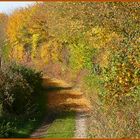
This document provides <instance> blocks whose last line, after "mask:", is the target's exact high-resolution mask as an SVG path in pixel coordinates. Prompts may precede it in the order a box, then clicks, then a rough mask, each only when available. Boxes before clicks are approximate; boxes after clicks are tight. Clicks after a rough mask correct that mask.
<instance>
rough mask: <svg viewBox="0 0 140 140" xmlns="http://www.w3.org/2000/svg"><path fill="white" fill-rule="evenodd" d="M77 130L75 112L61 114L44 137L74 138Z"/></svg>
mask: <svg viewBox="0 0 140 140" xmlns="http://www.w3.org/2000/svg"><path fill="white" fill-rule="evenodd" d="M74 132H75V113H73V112H67V113H61V114H59V115H58V116H57V117H56V119H55V121H54V122H53V123H52V124H51V126H50V127H49V129H48V130H47V132H46V134H45V135H44V136H43V138H72V137H74Z"/></svg>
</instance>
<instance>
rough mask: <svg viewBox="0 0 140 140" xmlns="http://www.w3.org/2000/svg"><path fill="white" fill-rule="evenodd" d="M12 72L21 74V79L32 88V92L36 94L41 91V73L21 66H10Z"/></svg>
mask: <svg viewBox="0 0 140 140" xmlns="http://www.w3.org/2000/svg"><path fill="white" fill-rule="evenodd" d="M10 68H11V69H12V71H13V72H16V73H18V74H21V75H22V77H23V78H24V79H25V80H26V81H27V83H28V84H29V85H30V87H31V88H32V90H33V92H36V93H38V92H39V91H40V90H41V82H42V79H41V78H42V73H41V72H38V71H36V70H35V69H31V68H28V67H25V66H23V65H16V64H14V65H11V67H10Z"/></svg>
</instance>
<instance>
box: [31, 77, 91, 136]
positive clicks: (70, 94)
mask: <svg viewBox="0 0 140 140" xmlns="http://www.w3.org/2000/svg"><path fill="white" fill-rule="evenodd" d="M42 85H43V87H44V89H46V92H47V104H48V108H49V109H50V110H55V111H56V110H57V111H60V112H61V111H66V110H68V111H75V112H77V115H76V132H75V137H76V138H86V137H87V136H86V119H87V117H86V114H87V113H88V112H89V111H90V103H89V101H88V100H87V99H86V98H85V96H84V94H83V93H82V92H81V91H80V90H79V89H76V88H74V87H73V86H71V85H70V84H67V83H66V82H65V81H62V80H58V79H50V78H48V77H44V78H43V83H42ZM51 123H52V120H51V121H50V120H49V119H47V120H45V121H44V123H43V124H42V125H41V126H40V127H39V128H38V129H37V130H36V131H35V132H33V133H32V135H31V137H32V138H41V137H43V136H44V135H46V133H47V130H48V128H49V127H50V125H51Z"/></svg>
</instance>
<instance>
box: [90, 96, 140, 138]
mask: <svg viewBox="0 0 140 140" xmlns="http://www.w3.org/2000/svg"><path fill="white" fill-rule="evenodd" d="M92 103H93V109H92V111H91V114H90V119H89V120H88V121H89V122H88V126H89V130H88V133H89V137H92V138H140V110H139V108H140V105H139V104H135V103H128V104H127V105H126V106H122V107H119V106H108V107H107V106H104V105H101V104H100V102H99V101H98V100H97V99H96V100H95V99H94V97H92Z"/></svg>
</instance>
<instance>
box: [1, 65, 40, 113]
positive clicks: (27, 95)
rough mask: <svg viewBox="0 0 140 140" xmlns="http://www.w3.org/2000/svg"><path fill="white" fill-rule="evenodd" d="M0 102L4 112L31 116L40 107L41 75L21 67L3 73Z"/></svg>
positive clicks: (5, 70)
mask: <svg viewBox="0 0 140 140" xmlns="http://www.w3.org/2000/svg"><path fill="white" fill-rule="evenodd" d="M0 81H1V82H0V101H1V103H2V108H3V112H6V113H12V114H15V115H27V114H28V115H29V114H30V115H31V114H33V112H35V111H37V108H38V106H39V99H38V97H39V96H40V95H39V91H40V90H41V73H40V72H35V71H34V70H32V69H28V68H26V67H24V66H20V65H10V67H8V68H5V69H4V70H3V71H1V76H0Z"/></svg>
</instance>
